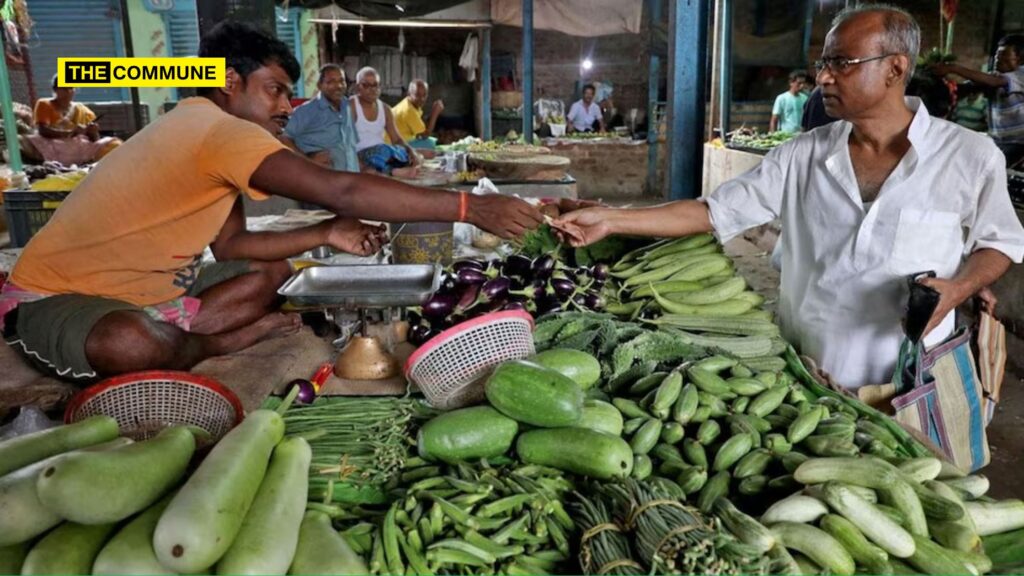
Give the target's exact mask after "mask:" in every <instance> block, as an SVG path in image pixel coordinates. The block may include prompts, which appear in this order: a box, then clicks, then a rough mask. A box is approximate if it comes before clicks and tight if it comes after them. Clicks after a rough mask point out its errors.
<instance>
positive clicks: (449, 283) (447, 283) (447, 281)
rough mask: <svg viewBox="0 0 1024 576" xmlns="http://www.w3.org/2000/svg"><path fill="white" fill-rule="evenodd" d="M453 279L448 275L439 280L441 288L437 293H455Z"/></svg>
mask: <svg viewBox="0 0 1024 576" xmlns="http://www.w3.org/2000/svg"><path fill="white" fill-rule="evenodd" d="M455 286H456V284H455V277H454V276H452V275H450V274H445V275H444V278H443V279H442V280H441V287H440V288H438V292H441V293H443V294H447V293H450V292H454V291H455Z"/></svg>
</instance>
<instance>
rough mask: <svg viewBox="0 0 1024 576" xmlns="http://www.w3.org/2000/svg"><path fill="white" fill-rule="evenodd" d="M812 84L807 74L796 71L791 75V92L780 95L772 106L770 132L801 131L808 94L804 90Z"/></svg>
mask: <svg viewBox="0 0 1024 576" xmlns="http://www.w3.org/2000/svg"><path fill="white" fill-rule="evenodd" d="M809 84H810V81H809V79H808V77H807V73H806V72H801V71H799V70H795V71H793V72H791V73H790V74H789V90H787V91H785V92H783V93H782V94H779V95H778V96H777V97H776V98H775V105H774V106H772V119H771V121H770V122H769V123H768V131H769V132H780V131H781V132H790V133H796V132H799V131H800V120H801V118H803V115H804V104H806V103H807V92H804V89H805V88H806V87H807V86H808V85H809Z"/></svg>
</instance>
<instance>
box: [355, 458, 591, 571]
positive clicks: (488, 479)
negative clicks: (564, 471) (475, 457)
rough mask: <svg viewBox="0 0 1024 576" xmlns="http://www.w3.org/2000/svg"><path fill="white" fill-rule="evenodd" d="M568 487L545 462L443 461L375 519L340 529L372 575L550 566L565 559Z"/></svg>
mask: <svg viewBox="0 0 1024 576" xmlns="http://www.w3.org/2000/svg"><path fill="white" fill-rule="evenodd" d="M428 468H433V467H428ZM571 489H572V484H571V483H570V482H568V481H567V480H566V479H565V478H564V477H562V475H561V473H560V472H558V471H557V470H553V469H550V468H545V467H543V466H520V467H518V468H511V467H500V468H496V467H492V466H491V465H489V464H488V463H487V461H486V460H483V461H482V462H480V464H479V466H477V467H473V466H470V465H467V464H463V463H460V464H458V465H456V466H444V467H441V468H440V469H438V470H437V471H436V472H434V471H431V473H430V474H429V475H427V476H426V477H424V478H422V479H420V480H418V481H415V482H414V483H412V484H411V485H407V486H405V487H404V488H403V489H402V491H401V493H400V495H399V497H398V498H397V499H396V500H395V501H394V503H392V504H391V506H390V507H389V508H388V510H387V513H386V514H385V515H384V517H383V519H382V520H381V522H380V524H379V526H378V525H374V524H369V523H360V524H357V525H355V526H352V527H349V528H347V529H345V530H343V531H342V535H343V536H344V537H345V538H346V539H347V540H348V542H349V543H350V545H351V546H352V548H353V549H355V550H356V551H358V552H360V553H362V554H364V555H365V556H366V557H367V558H368V560H369V568H370V573H372V574H407V573H409V572H410V571H411V572H412V573H414V574H435V573H462V571H464V570H466V569H471V570H473V571H474V572H475V573H487V574H498V573H500V574H545V573H551V572H552V571H553V570H554V569H555V567H556V566H557V565H559V564H560V563H563V562H565V561H566V560H568V559H569V553H570V552H569V538H570V537H572V533H573V531H574V530H575V524H574V522H573V520H572V518H570V516H569V515H568V514H567V513H566V510H565V507H564V506H563V498H564V496H565V494H566V493H567V492H568V491H569V490H571Z"/></svg>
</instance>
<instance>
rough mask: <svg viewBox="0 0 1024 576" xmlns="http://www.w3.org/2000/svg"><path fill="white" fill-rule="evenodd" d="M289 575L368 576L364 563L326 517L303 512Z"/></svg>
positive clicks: (317, 513)
mask: <svg viewBox="0 0 1024 576" xmlns="http://www.w3.org/2000/svg"><path fill="white" fill-rule="evenodd" d="M288 573H289V574H324V575H331V574H369V570H368V569H367V567H366V563H365V562H363V559H362V557H360V556H359V555H358V554H356V553H355V552H354V551H353V550H352V548H351V547H350V546H349V545H348V543H347V542H345V539H344V538H343V537H342V536H341V535H340V534H338V533H337V532H336V531H335V530H334V527H333V526H331V519H330V517H329V516H327V514H324V513H323V512H319V511H316V510H310V511H309V512H306V514H305V516H304V517H303V518H302V524H301V526H300V528H299V539H298V546H297V548H296V549H295V558H294V560H292V565H291V569H290V570H289V571H288Z"/></svg>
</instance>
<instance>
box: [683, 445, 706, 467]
mask: <svg viewBox="0 0 1024 576" xmlns="http://www.w3.org/2000/svg"><path fill="white" fill-rule="evenodd" d="M683 454H684V455H685V456H686V461H687V462H689V463H690V464H693V465H694V466H700V467H701V468H708V456H707V452H706V451H705V450H704V445H703V444H701V443H700V442H697V441H696V440H694V439H693V438H687V439H685V440H683Z"/></svg>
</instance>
